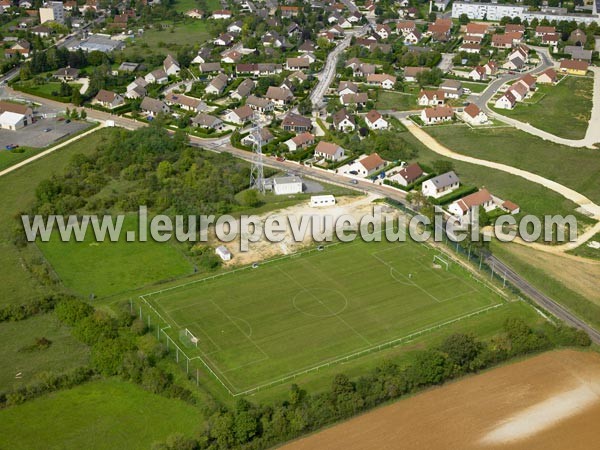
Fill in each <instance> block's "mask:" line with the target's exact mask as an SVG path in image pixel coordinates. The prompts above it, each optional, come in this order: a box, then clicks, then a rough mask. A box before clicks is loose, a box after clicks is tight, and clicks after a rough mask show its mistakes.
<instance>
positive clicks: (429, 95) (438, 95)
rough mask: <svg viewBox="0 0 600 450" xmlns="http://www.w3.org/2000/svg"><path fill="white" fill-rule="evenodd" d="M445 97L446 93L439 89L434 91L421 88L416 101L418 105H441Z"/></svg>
mask: <svg viewBox="0 0 600 450" xmlns="http://www.w3.org/2000/svg"><path fill="white" fill-rule="evenodd" d="M445 99H446V94H445V92H444V91H443V90H441V89H438V90H435V91H432V90H427V89H422V90H421V92H419V95H418V96H417V103H418V104H419V106H435V105H443V104H445V102H446V100H445Z"/></svg>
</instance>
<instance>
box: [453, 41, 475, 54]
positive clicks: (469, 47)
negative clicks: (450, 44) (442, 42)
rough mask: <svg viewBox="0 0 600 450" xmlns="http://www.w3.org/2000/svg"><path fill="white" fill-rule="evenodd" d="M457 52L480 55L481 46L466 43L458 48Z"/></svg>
mask: <svg viewBox="0 0 600 450" xmlns="http://www.w3.org/2000/svg"><path fill="white" fill-rule="evenodd" d="M458 50H459V51H461V52H465V53H470V54H471V53H480V52H481V44H471V43H468V42H463V43H462V44H460V47H458Z"/></svg>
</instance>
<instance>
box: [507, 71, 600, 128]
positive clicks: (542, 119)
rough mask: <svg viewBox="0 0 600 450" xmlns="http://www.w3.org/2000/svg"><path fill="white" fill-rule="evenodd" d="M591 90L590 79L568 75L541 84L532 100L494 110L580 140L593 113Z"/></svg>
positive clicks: (592, 86)
mask: <svg viewBox="0 0 600 450" xmlns="http://www.w3.org/2000/svg"><path fill="white" fill-rule="evenodd" d="M593 90H594V80H593V78H586V77H573V76H567V77H565V78H563V79H562V81H561V82H560V83H559V84H557V85H556V86H543V85H540V86H539V87H538V91H537V92H536V94H535V96H534V98H532V101H533V103H528V102H520V103H518V104H517V106H516V107H515V109H513V110H505V109H503V110H496V111H497V112H498V113H499V114H502V115H505V116H508V117H512V118H513V119H517V120H520V121H521V122H526V123H529V124H531V125H533V126H534V127H536V128H539V129H540V130H544V131H547V132H549V133H552V134H555V135H556V136H560V137H563V138H567V139H582V138H584V137H585V133H586V131H587V128H588V122H589V120H590V117H591V114H592V96H593ZM536 98H537V99H539V100H537V101H536Z"/></svg>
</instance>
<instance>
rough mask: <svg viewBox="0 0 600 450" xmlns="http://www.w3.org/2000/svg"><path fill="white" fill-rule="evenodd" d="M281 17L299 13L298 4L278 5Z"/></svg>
mask: <svg viewBox="0 0 600 450" xmlns="http://www.w3.org/2000/svg"><path fill="white" fill-rule="evenodd" d="M279 11H281V17H294V16H297V15H298V14H299V13H300V7H299V6H280V7H279Z"/></svg>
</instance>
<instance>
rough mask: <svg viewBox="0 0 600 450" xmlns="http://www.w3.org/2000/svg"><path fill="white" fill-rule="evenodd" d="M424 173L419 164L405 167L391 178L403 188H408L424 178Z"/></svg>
mask: <svg viewBox="0 0 600 450" xmlns="http://www.w3.org/2000/svg"><path fill="white" fill-rule="evenodd" d="M423 174H424V172H423V169H421V166H419V165H418V164H417V163H413V164H409V165H408V166H406V167H403V168H402V169H400V170H399V171H398V172H396V173H395V174H393V175H392V176H391V177H390V178H391V179H392V180H393V181H395V182H396V183H398V184H400V185H402V186H408V185H410V184H412V183H414V182H415V181H417V180H418V179H419V178H421V177H422V176H423Z"/></svg>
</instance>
